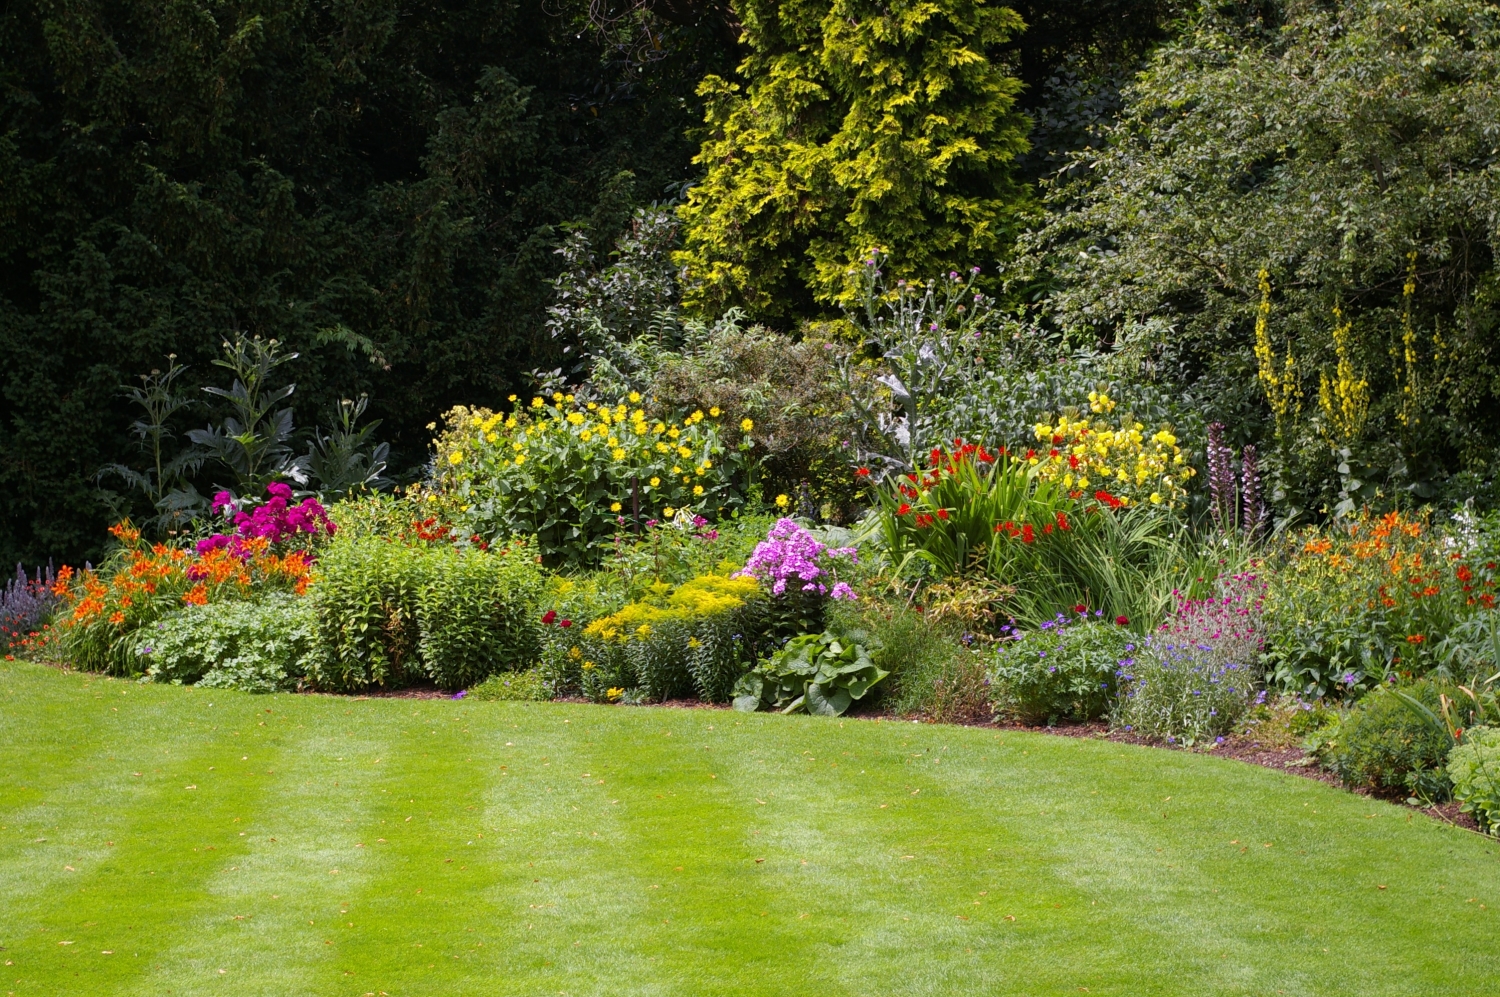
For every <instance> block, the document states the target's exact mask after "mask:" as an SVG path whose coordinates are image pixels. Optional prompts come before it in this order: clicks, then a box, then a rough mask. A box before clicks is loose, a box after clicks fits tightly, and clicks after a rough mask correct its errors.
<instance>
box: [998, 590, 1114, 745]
mask: <svg viewBox="0 0 1500 997" xmlns="http://www.w3.org/2000/svg"><path fill="white" fill-rule="evenodd" d="M1049 624H1050V625H1049ZM1049 624H1043V629H1039V630H1034V631H1031V632H1029V633H1027V634H1025V635H1023V636H1021V637H1020V639H1018V640H1006V641H1002V642H1001V644H1000V649H999V652H998V654H997V655H996V656H995V667H994V671H993V673H992V675H993V679H994V682H995V685H996V687H997V698H998V699H999V702H1000V704H1001V706H1002V708H1003V709H1004V710H1006V711H1007V712H1008V713H1011V714H1013V715H1014V716H1016V717H1018V718H1020V719H1022V720H1024V721H1026V722H1027V723H1043V722H1045V723H1048V724H1052V723H1056V722H1057V721H1058V720H1064V719H1066V720H1096V719H1098V718H1099V717H1101V716H1103V715H1104V714H1105V712H1106V711H1108V709H1109V703H1110V697H1111V696H1112V695H1113V693H1114V690H1115V684H1116V682H1115V679H1116V675H1115V673H1116V672H1117V671H1118V670H1119V668H1120V662H1121V661H1122V660H1127V659H1129V657H1130V654H1131V652H1132V651H1133V650H1134V644H1133V641H1135V640H1137V639H1139V638H1137V636H1136V635H1135V634H1133V633H1131V632H1130V631H1128V630H1126V629H1125V628H1124V627H1122V626H1119V625H1117V624H1115V623H1113V622H1110V623H1104V622H1102V621H1099V620H1090V619H1089V618H1088V616H1087V615H1086V614H1084V615H1074V616H1071V617H1069V616H1062V615H1061V614H1059V616H1058V618H1057V619H1054V620H1051V621H1049Z"/></svg>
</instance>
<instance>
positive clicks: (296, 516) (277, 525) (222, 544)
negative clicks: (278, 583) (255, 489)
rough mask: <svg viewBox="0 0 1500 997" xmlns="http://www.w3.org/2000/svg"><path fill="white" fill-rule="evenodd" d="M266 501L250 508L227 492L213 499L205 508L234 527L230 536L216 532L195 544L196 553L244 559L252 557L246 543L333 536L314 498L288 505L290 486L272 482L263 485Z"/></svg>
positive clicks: (331, 525)
mask: <svg viewBox="0 0 1500 997" xmlns="http://www.w3.org/2000/svg"><path fill="white" fill-rule="evenodd" d="M266 495H267V498H266V500H265V501H264V502H262V503H260V504H259V505H256V506H254V507H252V508H246V506H247V505H248V503H246V502H242V501H238V500H236V499H235V497H234V496H233V495H232V494H230V493H229V492H227V491H223V492H219V493H218V494H217V495H215V496H214V500H213V504H212V505H211V506H210V507H209V508H210V511H211V512H213V513H214V514H215V515H218V514H223V515H224V516H225V517H227V518H229V520H230V522H232V523H233V524H234V533H233V534H232V535H231V534H225V533H216V534H214V535H213V536H211V537H207V538H205V539H203V540H200V541H198V544H197V550H198V553H199V554H200V555H204V556H206V555H207V554H209V553H210V552H212V551H216V550H228V551H229V552H230V554H231V555H232V556H234V557H237V558H240V559H241V560H248V559H249V558H250V557H253V556H254V554H255V549H254V548H253V547H252V545H251V544H250V543H249V541H252V540H264V541H265V542H266V543H267V544H282V545H298V544H299V543H300V542H301V541H303V540H312V539H315V538H317V537H318V536H320V535H326V536H330V537H331V536H333V535H334V533H336V532H337V531H338V526H337V525H336V524H335V523H334V522H333V520H331V519H329V518H328V511H327V510H326V509H324V508H323V505H322V503H320V502H319V501H318V500H317V499H315V498H305V499H303V500H302V501H301V502H299V503H298V504H297V505H292V504H291V501H292V489H291V486H289V485H286V484H283V483H282V482H279V481H273V482H271V483H270V484H269V485H267V486H266Z"/></svg>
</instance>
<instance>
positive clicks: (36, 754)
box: [0, 664, 1500, 997]
mask: <svg viewBox="0 0 1500 997" xmlns="http://www.w3.org/2000/svg"><path fill="white" fill-rule="evenodd" d="M0 773H3V775H0V945H3V947H4V948H3V951H0V956H3V960H0V961H3V962H4V963H5V965H4V967H3V969H4V974H5V975H4V976H3V977H0V994H11V993H14V994H15V995H17V997H19V995H22V994H38V995H57V994H167V993H171V994H198V993H203V994H210V993H211V994H266V995H276V997H285V995H294V994H316V995H325V994H327V995H343V994H348V995H351V997H358V995H363V994H379V993H382V992H384V993H386V994H389V995H391V997H397V995H420V994H433V995H456V994H484V995H505V994H518V995H519V994H556V993H565V994H569V995H580V994H608V995H619V994H653V995H654V994H682V995H703V994H816V995H818V997H825V995H842V994H868V995H892V994H901V995H909V994H1028V995H1030V994H1077V993H1080V992H1085V991H1083V989H1082V988H1087V991H1086V992H1087V993H1090V994H1095V995H1097V994H1117V995H1130V997H1134V995H1141V994H1185V995H1187V994H1190V995H1204V994H1268V995H1269V994H1275V993H1277V992H1284V993H1286V994H1305V995H1319V997H1323V995H1329V994H1360V995H1371V994H1434V993H1453V994H1467V993H1483V992H1487V991H1488V990H1489V989H1490V988H1491V987H1492V984H1493V981H1494V980H1495V979H1496V978H1500V952H1497V949H1496V948H1495V945H1494V940H1495V938H1496V937H1497V936H1500V921H1497V919H1496V911H1495V908H1496V906H1497V904H1500V856H1497V853H1500V848H1497V846H1496V844H1495V843H1493V842H1488V841H1486V840H1484V839H1481V838H1479V837H1477V836H1474V835H1471V834H1468V833H1466V832H1462V831H1458V830H1455V829H1452V828H1448V827H1445V826H1442V825H1439V824H1437V823H1434V822H1432V821H1430V820H1429V819H1428V818H1426V817H1424V816H1421V815H1420V814H1415V813H1413V812H1410V811H1407V810H1404V809H1401V808H1398V807H1394V806H1389V805H1386V804H1381V803H1373V802H1371V801H1369V800H1366V799H1363V798H1360V797H1356V796H1352V795H1348V794H1345V793H1342V792H1339V791H1337V790H1334V789H1331V788H1329V787H1327V786H1324V785H1321V784H1319V783H1315V782H1311V781H1308V780H1303V779H1298V778H1295V777H1293V776H1289V775H1281V774H1278V773H1274V772H1270V771H1267V770H1264V769H1259V768H1254V767H1251V766H1248V765H1242V764H1239V763H1235V762H1230V761H1224V760H1219V759H1215V758H1212V757H1205V756H1201V755H1190V754H1186V753H1180V752H1166V751H1158V750H1152V749H1145V748H1135V747H1129V746H1122V745H1118V744H1112V743H1108V742H1103V741H1089V740H1083V739H1074V738H1060V737H1048V736H1045V735H1025V734H1017V733H1011V732H996V731H993V730H984V729H963V728H954V727H940V726H927V725H917V724H911V723H895V722H889V721H887V722H875V721H868V720H853V719H842V720H818V719H813V718H807V717H800V718H799V717H778V716H761V715H749V716H745V715H740V714H735V713H730V712H725V711H717V710H666V709H648V708H632V707H595V706H575V705H560V704H512V703H477V702H465V701H459V702H455V701H451V700H439V701H431V700H427V701H414V700H350V699H338V698H332V697H311V696H263V697H254V696H248V695H243V694H237V693H229V692H224V691H220V690H215V691H209V690H197V689H184V688H172V687H162V686H142V685H138V684H135V683H130V682H123V681H111V680H106V679H99V678H93V677H89V676H79V675H68V674H63V673H60V672H57V671H55V670H52V669H47V668H42V667H40V666H34V665H25V664H6V665H4V666H0Z"/></svg>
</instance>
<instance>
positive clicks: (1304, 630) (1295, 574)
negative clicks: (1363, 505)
mask: <svg viewBox="0 0 1500 997" xmlns="http://www.w3.org/2000/svg"><path fill="white" fill-rule="evenodd" d="M1273 556H1274V558H1275V560H1276V562H1277V566H1278V570H1277V571H1275V572H1274V573H1272V574H1271V575H1270V581H1271V586H1270V590H1269V592H1268V595H1267V598H1266V611H1267V615H1268V617H1269V618H1270V619H1271V620H1272V621H1273V623H1274V626H1272V627H1271V632H1272V634H1273V636H1272V638H1271V643H1270V647H1269V648H1268V655H1269V657H1270V660H1271V662H1272V664H1273V665H1274V668H1275V672H1276V680H1277V682H1278V683H1279V684H1281V685H1282V686H1283V687H1284V688H1286V689H1287V690H1288V691H1293V692H1299V693H1307V694H1328V693H1330V692H1341V691H1346V690H1347V691H1358V690H1361V689H1365V688H1369V687H1370V686H1372V685H1376V684H1379V683H1380V682H1383V681H1385V680H1387V679H1388V678H1389V677H1391V676H1392V675H1394V674H1398V673H1399V674H1402V675H1411V676H1415V675H1421V674H1423V673H1425V672H1427V671H1429V670H1430V669H1432V668H1433V667H1435V666H1436V665H1438V664H1440V663H1441V662H1440V659H1439V658H1438V655H1437V649H1436V648H1434V647H1433V643H1434V642H1435V641H1436V640H1437V638H1438V637H1441V636H1445V635H1449V634H1452V633H1453V632H1454V631H1455V630H1456V629H1457V628H1458V627H1460V626H1461V625H1463V624H1464V623H1465V621H1467V620H1470V619H1473V618H1474V617H1476V616H1480V615H1483V614H1487V613H1490V612H1493V611H1494V610H1495V601H1496V584H1497V577H1500V565H1497V563H1496V562H1494V561H1488V560H1485V559H1484V558H1483V557H1482V556H1478V555H1476V554H1474V553H1470V552H1469V551H1467V550H1465V549H1464V548H1462V547H1460V546H1455V545H1454V544H1452V543H1450V542H1449V541H1448V539H1447V538H1445V537H1444V536H1442V535H1440V534H1439V533H1437V532H1436V531H1434V530H1433V529H1432V528H1431V523H1430V522H1429V521H1428V519H1427V518H1426V517H1425V516H1413V515H1409V514H1406V513H1401V512H1390V513H1386V514H1385V515H1382V516H1377V515H1375V514H1373V513H1371V512H1369V511H1365V512H1363V513H1362V514H1360V515H1359V517H1358V518H1356V519H1353V520H1351V521H1344V522H1341V523H1337V524H1334V525H1330V526H1329V527H1327V528H1324V529H1317V528H1310V529H1308V530H1304V531H1302V532H1300V533H1297V534H1295V535H1291V536H1288V537H1286V538H1284V539H1283V540H1282V541H1281V543H1280V544H1279V546H1278V548H1276V549H1275V550H1274V551H1273Z"/></svg>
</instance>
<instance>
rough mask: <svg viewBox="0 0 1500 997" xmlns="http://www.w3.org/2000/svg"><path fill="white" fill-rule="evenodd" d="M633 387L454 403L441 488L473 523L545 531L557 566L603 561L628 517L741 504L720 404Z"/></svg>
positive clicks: (439, 469) (449, 505)
mask: <svg viewBox="0 0 1500 997" xmlns="http://www.w3.org/2000/svg"><path fill="white" fill-rule="evenodd" d="M646 404H649V403H648V402H645V401H643V400H642V398H641V396H640V395H639V394H635V393H633V394H632V395H630V396H627V397H626V398H624V399H621V400H620V401H619V404H617V405H615V406H613V407H611V406H609V405H599V404H596V403H594V402H589V403H587V404H585V403H583V402H582V401H578V402H575V400H574V396H572V395H563V394H561V393H560V392H556V393H554V394H553V396H552V399H551V400H550V401H544V400H543V399H542V398H540V397H538V398H534V399H532V401H531V404H530V405H529V406H525V407H517V408H516V409H515V410H514V411H512V412H511V413H510V414H509V415H508V416H507V415H504V414H501V413H498V412H490V411H488V410H486V409H475V410H472V411H471V410H469V409H466V408H463V407H459V408H455V409H453V410H452V411H451V412H449V413H448V414H447V415H446V416H445V417H444V420H445V428H444V430H443V432H442V434H441V435H440V436H439V438H438V440H437V443H436V449H437V460H436V463H435V465H434V467H435V468H436V471H435V474H434V479H433V482H432V486H433V487H434V488H435V489H436V490H437V491H436V494H437V495H438V496H439V498H440V500H441V501H440V502H438V503H437V504H438V505H439V506H441V507H442V509H444V510H445V512H446V514H447V515H449V516H450V517H451V518H453V519H454V520H455V521H456V522H458V523H461V524H463V527H464V532H465V533H466V534H467V533H475V534H479V535H481V536H483V537H485V538H487V539H490V540H498V539H501V538H503V537H507V536H533V535H534V536H536V537H538V538H539V542H540V547H541V552H542V554H543V555H544V556H545V557H546V558H547V559H548V563H549V564H570V565H578V564H596V563H598V562H599V561H600V560H601V559H602V558H604V557H606V556H607V555H608V552H609V549H610V541H609V538H610V537H611V536H612V535H613V534H615V533H616V532H617V531H619V530H620V529H621V526H622V517H632V518H633V517H634V515H635V514H636V512H637V511H638V512H639V515H640V519H641V520H669V519H672V518H673V516H675V515H676V513H677V511H678V510H679V509H692V510H696V511H698V512H700V513H704V514H705V515H710V516H714V517H717V516H718V515H720V514H721V513H727V512H728V511H729V510H731V509H735V508H738V507H739V505H740V504H741V501H742V499H741V495H740V492H739V488H738V486H737V485H736V483H735V478H734V475H733V470H734V468H735V466H736V465H737V464H738V463H739V457H740V456H741V453H740V451H738V450H728V449H727V448H726V447H725V446H724V444H723V441H722V440H721V437H720V432H719V425H718V424H719V421H720V416H721V414H722V413H720V412H719V411H718V410H716V409H710V410H709V412H708V413H704V412H702V411H695V412H692V413H690V414H687V415H685V416H683V417H681V418H680V420H679V419H678V418H676V417H674V416H673V415H672V414H670V413H666V412H657V411H654V410H653V411H652V412H650V413H649V414H648V413H647V411H646V410H645V409H644V408H642V407H641V406H643V405H646Z"/></svg>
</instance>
